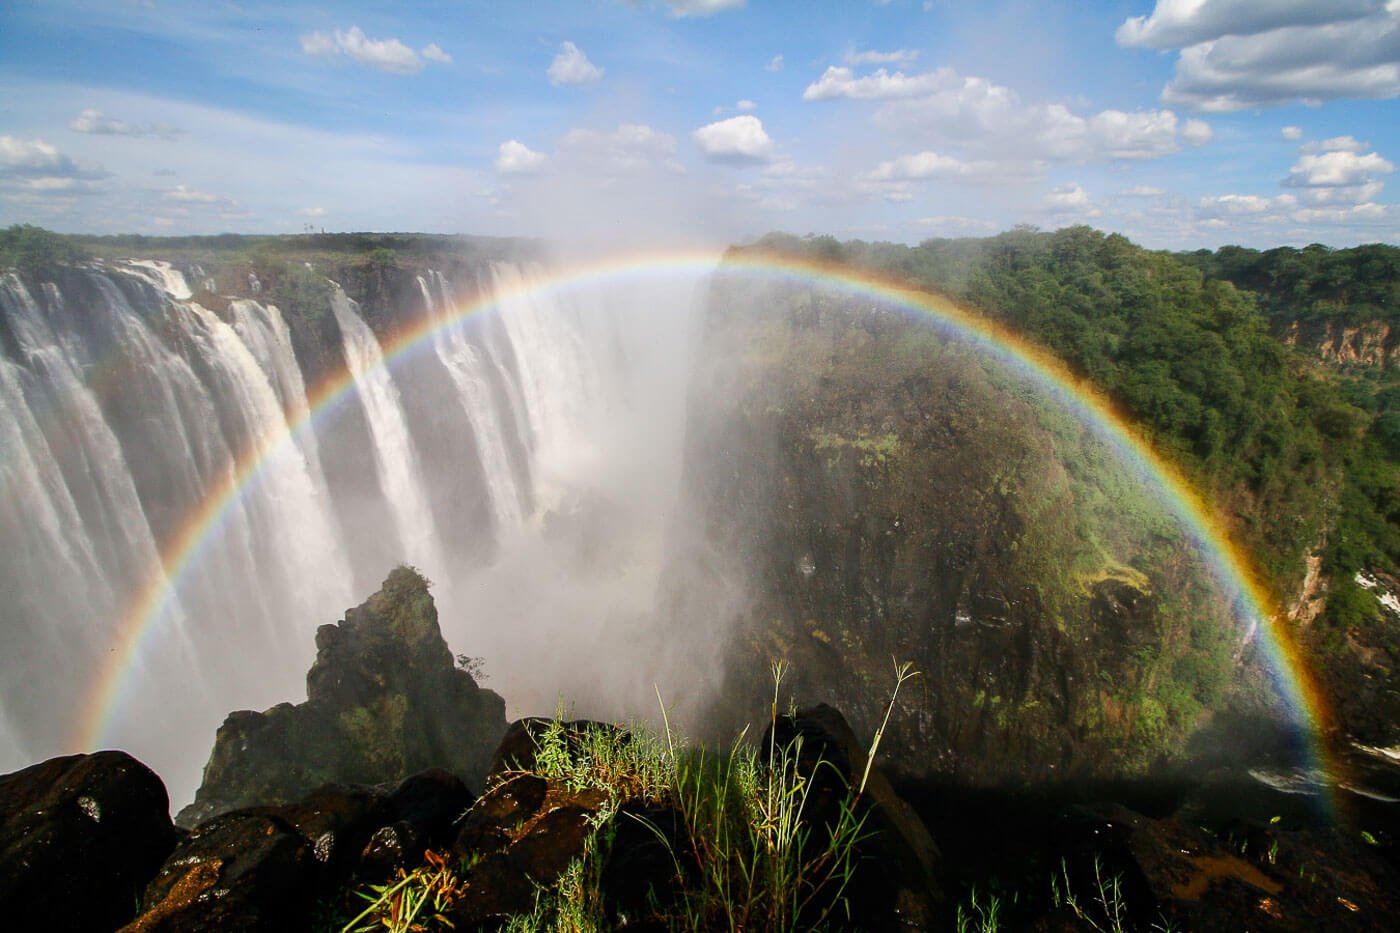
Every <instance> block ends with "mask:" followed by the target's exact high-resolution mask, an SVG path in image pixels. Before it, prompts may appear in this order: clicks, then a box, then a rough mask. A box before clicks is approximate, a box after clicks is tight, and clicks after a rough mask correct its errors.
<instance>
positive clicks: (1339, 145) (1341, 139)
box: [1302, 136, 1371, 152]
mask: <svg viewBox="0 0 1400 933" xmlns="http://www.w3.org/2000/svg"><path fill="white" fill-rule="evenodd" d="M1370 148H1371V144H1370V143H1363V142H1361V141H1360V140H1358V139H1357V138H1356V137H1355V136H1333V137H1332V138H1331V139H1324V140H1320V141H1318V142H1311V143H1305V144H1304V145H1303V147H1302V151H1303V152H1361V151H1363V150H1365V149H1370Z"/></svg>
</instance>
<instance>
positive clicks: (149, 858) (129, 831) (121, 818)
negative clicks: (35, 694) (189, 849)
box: [0, 751, 175, 930]
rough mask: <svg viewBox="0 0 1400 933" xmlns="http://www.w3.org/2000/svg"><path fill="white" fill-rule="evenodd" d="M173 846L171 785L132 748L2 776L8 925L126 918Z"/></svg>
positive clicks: (91, 923)
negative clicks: (168, 788) (128, 751)
mask: <svg viewBox="0 0 1400 933" xmlns="http://www.w3.org/2000/svg"><path fill="white" fill-rule="evenodd" d="M174 845H175V828H174V826H172V825H171V823H170V801H169V798H168V797H167V796H166V791H165V785H164V784H162V783H161V780H160V778H158V777H156V775H155V774H154V773H153V772H152V771H151V770H150V769H149V768H147V767H146V766H145V765H143V764H141V762H139V761H137V760H136V759H135V758H132V757H131V756H130V755H127V754H126V753H124V752H116V751H104V752H96V753H94V754H91V755H69V756H65V757H62V758H53V759H50V760H48V761H45V762H42V763H40V764H36V765H33V766H31V767H28V768H25V769H24V770H22V771H16V772H14V773H13V774H6V775H3V776H0V921H2V922H0V925H3V926H4V927H5V928H7V929H14V930H110V929H113V928H115V927H117V926H120V925H121V924H122V923H124V922H126V921H127V920H129V919H131V916H132V914H133V913H134V912H135V905H136V903H137V898H138V897H139V895H140V893H141V890H142V888H144V887H145V885H146V882H147V881H148V880H150V878H151V876H152V875H154V874H155V872H156V869H157V868H158V867H159V866H160V864H161V862H162V861H164V860H165V857H166V856H167V855H168V854H169V853H170V850H171V849H172V848H173V847H174Z"/></svg>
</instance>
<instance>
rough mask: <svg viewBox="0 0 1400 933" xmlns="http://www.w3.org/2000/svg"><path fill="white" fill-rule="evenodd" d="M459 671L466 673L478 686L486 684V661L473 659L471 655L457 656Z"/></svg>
mask: <svg viewBox="0 0 1400 933" xmlns="http://www.w3.org/2000/svg"><path fill="white" fill-rule="evenodd" d="M457 670H459V671H466V672H467V674H468V675H469V676H470V677H471V679H472V680H474V681H476V682H477V683H478V684H482V683H485V682H486V678H487V677H488V675H487V673H486V659H485V658H478V657H473V656H472V655H469V654H459V655H457Z"/></svg>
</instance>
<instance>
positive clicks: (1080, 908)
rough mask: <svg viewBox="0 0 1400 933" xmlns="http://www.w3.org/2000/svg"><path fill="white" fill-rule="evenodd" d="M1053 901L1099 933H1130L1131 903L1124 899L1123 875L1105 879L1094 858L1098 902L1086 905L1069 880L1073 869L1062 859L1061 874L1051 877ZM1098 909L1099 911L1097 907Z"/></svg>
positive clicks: (1096, 900)
mask: <svg viewBox="0 0 1400 933" xmlns="http://www.w3.org/2000/svg"><path fill="white" fill-rule="evenodd" d="M1050 901H1051V903H1053V904H1054V905H1055V907H1056V908H1057V909H1058V908H1061V907H1065V908H1068V909H1069V911H1070V912H1071V913H1073V914H1074V916H1075V917H1076V918H1077V919H1079V920H1081V921H1082V922H1084V923H1087V924H1088V925H1089V928H1090V929H1092V930H1097V931H1099V933H1126V931H1127V927H1126V925H1125V924H1126V922H1127V913H1128V908H1127V903H1126V902H1125V901H1124V899H1123V888H1122V876H1121V875H1114V876H1113V877H1112V878H1110V879H1108V880H1104V877H1103V864H1102V862H1101V861H1100V859H1099V857H1098V856H1097V855H1095V856H1094V900H1093V903H1092V904H1090V905H1088V906H1085V905H1084V904H1083V903H1082V902H1081V901H1080V899H1079V897H1078V895H1077V894H1075V892H1074V888H1073V887H1072V886H1071V885H1070V881H1069V866H1068V865H1067V864H1066V863H1065V860H1064V859H1060V874H1059V875H1058V876H1056V875H1051V876H1050ZM1095 907H1097V908H1098V909H1097V910H1094V908H1095Z"/></svg>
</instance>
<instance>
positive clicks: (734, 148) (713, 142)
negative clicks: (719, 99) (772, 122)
mask: <svg viewBox="0 0 1400 933" xmlns="http://www.w3.org/2000/svg"><path fill="white" fill-rule="evenodd" d="M690 135H691V138H692V139H694V140H695V144H696V146H698V147H699V148H700V153H701V154H702V155H703V156H704V157H705V158H706V159H707V160H709V161H711V162H729V163H735V164H744V163H748V164H753V163H760V162H767V161H769V160H771V159H772V158H773V156H774V149H773V140H772V139H770V138H769V136H768V133H767V132H766V131H765V130H764V129H763V121H761V120H759V118H758V117H755V116H752V115H750V114H745V115H743V116H738V117H730V118H729V119H728V120H720V121H717V122H715V123H710V124H707V125H705V126H702V127H700V128H699V129H697V130H695V131H694V132H693V133H691V134H690Z"/></svg>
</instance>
